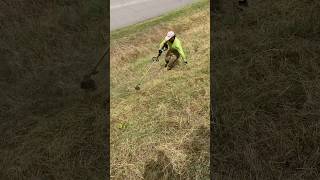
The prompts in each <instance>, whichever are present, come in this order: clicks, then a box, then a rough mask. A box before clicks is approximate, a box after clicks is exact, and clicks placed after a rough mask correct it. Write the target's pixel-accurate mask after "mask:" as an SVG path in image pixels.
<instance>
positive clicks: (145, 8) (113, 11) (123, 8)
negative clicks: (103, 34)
mask: <svg viewBox="0 0 320 180" xmlns="http://www.w3.org/2000/svg"><path fill="white" fill-rule="evenodd" d="M195 1H196V0H111V1H110V30H111V31H112V30H115V29H119V28H122V27H125V26H128V25H132V24H135V23H138V22H142V21H144V20H147V19H150V18H153V17H157V16H159V15H161V14H164V13H166V12H169V11H172V10H174V9H177V8H179V7H182V6H184V5H187V4H190V3H192V2H195Z"/></svg>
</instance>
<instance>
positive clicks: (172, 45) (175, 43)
mask: <svg viewBox="0 0 320 180" xmlns="http://www.w3.org/2000/svg"><path fill="white" fill-rule="evenodd" d="M165 43H167V44H168V46H169V48H170V49H175V50H177V51H178V52H179V54H180V56H181V57H182V59H183V60H186V55H185V54H184V51H183V49H182V46H181V42H180V40H179V39H178V38H177V37H175V39H174V41H173V43H171V42H170V41H166V40H165V39H164V40H163V41H162V42H161V43H160V48H159V49H162V48H163V46H164V44H165Z"/></svg>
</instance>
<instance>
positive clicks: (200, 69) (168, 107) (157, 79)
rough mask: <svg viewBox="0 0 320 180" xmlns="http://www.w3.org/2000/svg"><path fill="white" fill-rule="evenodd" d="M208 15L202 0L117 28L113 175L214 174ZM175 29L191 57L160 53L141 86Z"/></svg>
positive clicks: (113, 62)
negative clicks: (175, 59) (173, 59)
mask: <svg viewBox="0 0 320 180" xmlns="http://www.w3.org/2000/svg"><path fill="white" fill-rule="evenodd" d="M170 17H173V18H170ZM209 22H210V19H209V1H200V2H197V3H196V4H194V5H191V6H188V7H186V8H184V9H182V10H179V11H177V12H173V13H171V14H169V15H165V16H163V17H159V18H156V19H154V20H150V21H148V22H146V23H142V24H138V25H134V26H132V27H129V28H127V29H122V30H120V31H116V32H114V33H112V34H111V38H112V39H111V56H110V57H111V59H110V61H111V102H110V107H111V109H110V113H111V134H110V137H111V148H110V153H111V177H112V179H143V178H144V179H209V172H210V170H209V138H210V137H209V48H210V47H209V40H210V39H209V37H210V35H209V28H210V24H209ZM138 29H139V31H137V30H138ZM169 30H174V31H175V32H176V33H177V36H178V37H179V38H180V39H181V41H182V43H183V46H184V48H185V50H186V54H187V56H188V61H189V64H188V65H186V66H185V65H183V64H182V63H181V64H180V65H178V66H177V67H175V68H174V69H173V70H171V71H167V70H166V69H165V68H164V67H163V66H164V59H163V57H162V58H161V60H160V62H159V63H157V64H156V65H155V66H154V67H152V68H151V71H150V74H149V75H148V76H147V78H146V79H145V80H144V81H143V83H142V85H141V90H140V91H135V90H134V87H135V85H136V83H138V80H139V78H140V77H141V75H142V74H143V72H144V70H145V68H146V67H148V66H149V65H150V63H151V57H152V56H154V55H156V54H157V48H158V44H159V43H160V41H161V40H162V38H163V37H164V35H165V34H166V33H167V31H169ZM119 34H121V35H119Z"/></svg>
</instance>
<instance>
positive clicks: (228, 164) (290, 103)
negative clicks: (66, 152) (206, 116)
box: [212, 0, 320, 179]
mask: <svg viewBox="0 0 320 180" xmlns="http://www.w3.org/2000/svg"><path fill="white" fill-rule="evenodd" d="M249 3H250V7H249V8H247V9H245V10H244V11H242V12H240V11H235V9H234V8H232V5H229V4H226V3H225V4H222V5H223V6H222V9H223V11H224V13H221V12H220V13H218V14H216V16H215V17H214V19H213V22H214V27H215V28H214V29H213V32H212V35H213V41H214V43H213V44H214V47H213V51H214V52H213V56H214V58H215V62H216V65H215V66H216V74H215V77H214V78H216V81H217V88H216V96H217V101H216V103H217V104H216V106H217V117H218V118H217V126H216V128H215V131H214V133H213V137H214V141H213V142H214V144H213V148H214V153H213V154H212V156H213V158H214V161H213V164H214V169H213V173H214V174H215V178H216V179H319V162H320V156H319V152H318V148H319V147H318V146H319V135H320V134H319V133H318V128H319V126H318V124H319V123H318V119H319V118H320V114H319V107H320V104H319V102H320V101H319V100H320V96H319V93H318V92H319V90H320V89H319V88H320V86H319V84H320V83H319V78H318V76H319V69H320V66H319V60H320V56H319V55H320V53H319V52H320V49H319V48H320V46H319V40H320V36H319V33H318V32H319V28H320V21H319V20H318V18H317V17H319V15H320V6H319V3H317V2H315V1H300V0H280V1H273V0H271V1H256V2H253V1H252V2H251V1H250V2H249Z"/></svg>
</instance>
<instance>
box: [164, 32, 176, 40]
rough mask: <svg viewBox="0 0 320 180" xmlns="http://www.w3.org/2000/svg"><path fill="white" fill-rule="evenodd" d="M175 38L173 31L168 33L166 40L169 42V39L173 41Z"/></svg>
mask: <svg viewBox="0 0 320 180" xmlns="http://www.w3.org/2000/svg"><path fill="white" fill-rule="evenodd" d="M173 36H175V34H174V32H173V31H169V32H168V33H167V36H166V37H165V38H164V39H165V40H166V41H168V40H169V39H171V38H172V37H173Z"/></svg>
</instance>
